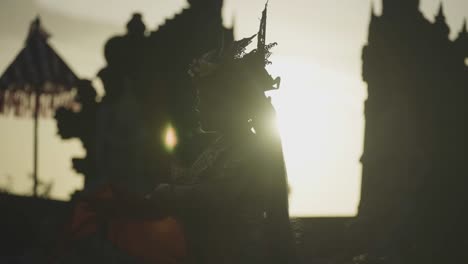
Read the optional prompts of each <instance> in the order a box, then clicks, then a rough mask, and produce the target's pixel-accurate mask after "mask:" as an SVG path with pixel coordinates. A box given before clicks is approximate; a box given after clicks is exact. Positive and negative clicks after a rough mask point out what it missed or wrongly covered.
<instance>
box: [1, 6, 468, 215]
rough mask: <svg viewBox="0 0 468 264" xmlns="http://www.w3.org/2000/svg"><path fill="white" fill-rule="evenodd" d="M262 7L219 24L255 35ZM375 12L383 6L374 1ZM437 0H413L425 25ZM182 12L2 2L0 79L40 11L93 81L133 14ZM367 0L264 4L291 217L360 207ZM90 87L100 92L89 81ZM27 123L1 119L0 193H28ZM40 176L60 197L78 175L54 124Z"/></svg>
mask: <svg viewBox="0 0 468 264" xmlns="http://www.w3.org/2000/svg"><path fill="white" fill-rule="evenodd" d="M264 2H265V1H264V0H225V8H224V10H223V15H224V21H225V24H226V25H227V26H231V25H232V23H233V22H234V23H235V34H236V38H241V37H244V36H250V35H251V34H253V33H255V32H256V31H257V27H258V23H259V18H260V15H261V10H262V8H263V5H264ZM374 2H375V8H376V10H377V13H380V10H381V1H380V0H378V1H377V0H376V1H374ZM439 2H440V1H439V0H421V9H422V10H423V12H424V14H425V16H426V17H428V18H429V20H431V21H433V17H434V15H435V14H436V13H437V10H438V5H439ZM442 2H443V3H444V4H445V12H446V16H447V21H448V23H449V25H450V27H451V29H452V31H451V37H452V38H453V37H454V36H455V35H456V34H457V33H458V31H459V30H460V29H461V25H462V20H463V18H464V17H468V1H466V0H444V1H442ZM184 6H186V3H185V1H184V0H133V1H123V0H122V1H116V0H99V1H97V0H79V1H77V0H76V1H68V0H67V1H65V0H1V1H0V72H3V71H4V69H5V68H6V67H7V65H8V64H9V63H11V61H12V60H13V59H14V57H15V56H16V54H17V53H18V51H19V50H20V49H21V47H22V45H23V43H24V40H25V38H26V34H27V31H28V27H29V23H30V21H31V20H32V19H33V18H34V17H35V16H36V15H37V14H39V15H40V16H41V18H42V22H43V24H44V26H45V28H46V29H47V30H48V31H49V33H51V34H52V38H51V40H50V43H51V44H52V45H53V47H54V48H55V49H56V51H57V52H58V53H59V54H61V55H62V57H63V58H64V59H65V61H67V62H68V64H69V65H70V67H71V68H72V69H73V70H74V71H75V72H76V73H77V74H78V76H80V77H82V78H94V79H95V75H96V73H97V71H98V70H99V69H100V68H102V67H103V66H104V64H105V62H104V58H103V54H102V51H103V45H104V43H105V41H106V40H107V39H108V38H109V37H110V36H112V35H115V34H122V33H124V32H125V24H126V22H127V21H128V19H129V18H130V16H131V13H132V12H135V11H139V12H141V13H143V16H144V21H145V22H146V25H147V27H148V28H149V29H151V30H154V29H155V28H157V26H158V25H159V24H161V23H162V22H163V21H164V19H166V18H169V17H172V16H173V15H174V14H175V13H176V12H178V11H179V10H181V8H182V7H184ZM370 7H371V3H370V1H369V0H288V1H284V0H270V8H269V17H268V36H267V37H268V41H276V42H278V43H279V45H278V46H277V47H276V48H275V49H274V56H273V57H272V61H273V65H272V66H271V68H270V70H271V72H272V73H274V74H278V75H281V76H282V78H283V83H282V90H281V91H280V92H277V93H275V94H273V98H274V103H275V105H276V107H277V109H278V112H279V127H280V130H281V133H282V136H283V141H284V150H285V156H286V162H287V167H288V173H289V178H290V182H291V185H292V196H291V211H292V213H293V214H294V215H302V216H304V215H313V216H325V215H333V216H338V215H341V216H345V215H354V214H356V213H357V205H358V203H359V193H360V180H361V176H360V174H361V165H360V163H359V158H360V155H361V152H362V144H363V131H364V116H363V102H364V100H365V98H366V96H367V95H366V87H365V84H364V83H363V82H362V81H361V59H360V57H361V49H362V46H363V45H364V44H365V42H366V38H367V29H368V22H369V18H370ZM95 84H96V85H97V86H98V87H100V83H99V81H98V80H97V79H96V81H95ZM32 126H33V122H32V119H29V118H22V119H17V118H14V117H5V116H0V186H2V187H4V188H10V189H11V190H12V191H13V192H14V193H17V194H28V193H30V190H31V186H32V181H31V179H30V175H31V172H32V139H33V134H32V132H33V127H32ZM39 129H40V130H39V133H40V134H39V135H40V141H39V153H40V156H39V177H40V179H41V180H44V181H53V182H54V187H53V189H52V197H53V198H56V199H61V200H66V199H68V197H69V195H70V194H71V193H72V192H73V191H74V190H75V189H77V188H81V185H82V183H83V178H82V177H81V176H79V175H77V174H76V173H75V172H74V171H73V170H72V169H71V166H72V165H71V157H72V156H82V155H84V151H83V149H82V146H81V143H80V142H79V141H77V140H72V141H66V142H64V141H61V140H60V139H59V138H58V137H57V135H56V133H57V132H56V126H55V122H54V120H53V119H43V120H41V121H40V128H39Z"/></svg>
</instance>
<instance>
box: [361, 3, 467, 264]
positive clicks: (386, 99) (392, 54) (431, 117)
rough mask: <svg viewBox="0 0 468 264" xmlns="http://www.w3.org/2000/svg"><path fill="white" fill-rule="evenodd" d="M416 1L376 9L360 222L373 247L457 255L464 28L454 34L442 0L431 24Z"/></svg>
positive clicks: (440, 257) (461, 224)
mask: <svg viewBox="0 0 468 264" xmlns="http://www.w3.org/2000/svg"><path fill="white" fill-rule="evenodd" d="M418 4H419V1H416V0H412V1H408V0H399V1H396V0H387V1H383V13H382V15H381V16H377V15H375V13H374V11H373V10H372V14H371V22H370V26H369V39H368V44H367V45H366V46H365V47H364V50H363V78H364V80H365V81H366V82H367V84H368V99H367V101H366V103H365V116H366V128H365V144H364V154H363V156H362V160H361V161H362V164H363V174H362V192H361V203H360V207H359V218H358V219H359V221H358V222H360V223H361V224H363V225H362V229H363V230H365V233H366V235H365V236H366V237H367V239H368V243H369V244H368V246H369V248H373V251H375V252H373V253H375V254H378V255H387V256H391V257H393V258H396V260H395V261H399V260H398V258H406V259H407V261H410V260H414V261H417V262H416V263H432V261H435V262H437V261H439V262H440V261H442V262H450V260H455V261H458V262H460V261H462V262H463V260H466V257H462V253H463V252H464V249H463V248H464V247H465V246H466V245H467V242H468V240H467V239H466V237H467V234H468V232H467V231H468V229H467V226H466V221H467V220H468V211H467V209H468V208H467V204H468V203H467V202H468V195H467V194H466V186H467V183H468V177H467V176H468V171H467V166H466V162H467V159H466V157H468V156H467V149H468V148H467V147H468V146H467V143H466V142H467V141H466V135H467V132H468V131H467V129H468V126H467V124H466V123H467V121H466V120H465V116H466V113H467V111H468V107H467V105H466V102H465V101H466V98H467V92H468V90H467V88H468V71H467V65H466V63H465V61H466V58H467V56H468V33H467V30H466V26H465V27H464V29H462V30H461V32H460V33H459V34H458V37H457V38H456V40H454V41H452V40H450V39H449V38H448V34H449V27H448V26H447V23H446V22H445V15H444V12H443V6H442V5H441V6H440V9H439V12H438V14H437V16H436V17H435V22H434V23H432V22H430V21H428V20H427V19H426V18H424V17H423V15H422V14H421V12H420V11H419V6H418ZM371 245H372V246H371Z"/></svg>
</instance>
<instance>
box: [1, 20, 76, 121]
mask: <svg viewBox="0 0 468 264" xmlns="http://www.w3.org/2000/svg"><path fill="white" fill-rule="evenodd" d="M49 36H50V35H49V34H48V33H47V32H46V31H45V30H44V29H43V28H42V27H41V23H40V20H39V18H36V19H35V20H34V21H33V22H32V23H31V27H30V30H29V34H28V37H27V39H26V42H25V46H24V48H23V49H22V50H21V52H20V53H19V54H18V55H17V56H16V58H15V60H14V61H13V62H12V63H11V64H10V66H8V68H7V69H6V70H5V72H4V73H3V75H2V76H1V77H0V114H2V113H3V114H8V113H11V112H12V113H13V114H14V115H16V116H24V115H28V114H34V111H35V108H36V107H35V100H34V99H35V95H39V96H40V100H38V101H39V107H38V111H39V113H41V114H45V113H50V112H53V111H54V110H55V109H56V108H58V107H60V106H68V105H70V104H71V103H73V98H74V94H75V90H74V89H73V87H74V85H75V84H76V82H77V81H78V78H77V76H76V75H75V73H73V71H72V70H71V69H70V68H69V67H68V65H67V64H66V63H65V62H64V61H63V60H62V59H61V58H60V56H59V55H57V53H56V52H55V51H54V50H53V49H52V47H50V46H49V44H48V43H47V39H48V38H49Z"/></svg>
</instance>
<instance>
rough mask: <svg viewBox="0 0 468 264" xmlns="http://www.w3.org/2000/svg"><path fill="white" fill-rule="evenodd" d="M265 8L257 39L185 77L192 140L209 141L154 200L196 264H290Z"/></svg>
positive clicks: (209, 57)
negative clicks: (196, 129)
mask: <svg viewBox="0 0 468 264" xmlns="http://www.w3.org/2000/svg"><path fill="white" fill-rule="evenodd" d="M265 32H266V8H265V10H264V12H263V17H262V22H261V26H260V31H259V33H258V35H257V38H258V44H257V49H255V50H253V51H251V52H250V53H245V49H246V47H247V45H248V44H249V43H250V42H251V41H252V40H253V38H254V37H255V35H254V36H252V37H249V38H245V39H242V40H240V41H237V42H234V43H233V44H232V45H231V46H230V47H228V48H223V47H221V49H220V50H217V51H212V52H209V53H207V54H205V55H204V56H203V57H202V58H200V59H198V60H195V61H194V62H193V64H192V67H191V69H190V71H189V73H190V74H191V75H192V76H193V81H194V85H195V87H196V88H197V89H198V92H199V100H200V103H199V106H198V109H199V111H200V121H201V125H202V127H203V128H204V129H205V130H210V131H215V132H201V133H199V134H198V135H197V136H198V138H199V139H197V140H200V138H203V140H204V141H205V140H207V139H208V141H211V143H210V144H208V146H207V147H206V148H205V149H204V151H203V152H202V153H201V154H200V155H199V156H198V158H197V159H196V160H195V162H194V163H193V164H192V165H191V166H189V167H188V168H175V169H174V170H173V183H172V184H166V185H160V186H159V187H158V188H157V189H156V190H155V192H154V193H153V195H152V197H151V199H155V200H156V201H157V200H161V199H164V200H168V201H172V204H174V205H175V206H176V207H177V209H178V210H179V213H180V218H181V219H183V224H184V227H185V230H186V237H187V240H188V245H189V254H190V257H191V260H192V261H193V262H194V263H213V264H214V263H293V262H294V261H295V254H294V249H293V248H294V247H293V239H292V235H291V232H290V223H289V214H288V200H287V184H286V175H285V169H284V161H283V156H282V149H281V142H280V139H279V135H278V133H277V132H276V130H275V128H274V126H273V120H274V117H275V111H274V109H273V106H272V104H271V102H270V100H269V98H267V97H266V96H265V91H268V90H271V89H277V88H278V86H279V78H278V79H273V78H272V77H271V76H270V75H269V74H268V72H267V71H266V70H265V65H266V64H267V63H269V61H268V57H269V55H270V52H269V50H270V48H272V47H273V46H275V45H276V43H273V44H269V45H267V44H265Z"/></svg>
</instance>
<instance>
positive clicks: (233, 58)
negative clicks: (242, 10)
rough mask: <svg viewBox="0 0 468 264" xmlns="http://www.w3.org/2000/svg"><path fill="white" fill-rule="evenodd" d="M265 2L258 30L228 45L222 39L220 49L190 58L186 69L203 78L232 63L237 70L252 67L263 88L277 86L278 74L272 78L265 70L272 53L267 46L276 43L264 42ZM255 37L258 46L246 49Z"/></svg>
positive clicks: (230, 65)
mask: <svg viewBox="0 0 468 264" xmlns="http://www.w3.org/2000/svg"><path fill="white" fill-rule="evenodd" d="M267 6H268V2H267V4H265V9H264V10H263V12H262V18H261V22H260V28H259V31H258V33H257V34H254V35H252V36H250V37H247V38H243V39H241V40H238V41H234V42H233V43H232V44H231V45H230V47H228V48H226V47H224V42H222V43H221V46H220V48H219V49H217V50H212V51H210V52H208V53H206V54H204V55H203V56H201V57H200V58H199V59H195V60H194V61H193V62H192V64H191V65H190V68H189V71H188V73H189V74H190V76H192V78H193V79H198V78H205V77H208V76H212V75H215V74H216V72H217V71H219V70H220V69H221V68H224V67H229V68H231V67H235V68H236V69H237V70H240V71H245V70H253V71H254V74H256V77H257V79H259V80H260V81H261V82H262V83H263V84H265V86H264V87H265V88H264V89H265V90H264V91H269V90H274V89H278V88H279V86H280V81H281V79H280V78H279V77H277V78H275V79H273V78H272V77H271V75H270V74H269V73H268V72H267V71H266V70H265V66H266V65H268V64H271V62H270V61H269V60H268V59H269V57H270V55H271V52H270V49H272V48H273V47H275V46H276V45H277V43H276V42H273V43H269V44H266V19H267ZM255 37H257V48H256V49H253V50H252V51H250V52H246V49H247V47H248V46H249V45H250V43H252V41H253V39H254V38H255ZM231 70H232V68H231Z"/></svg>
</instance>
